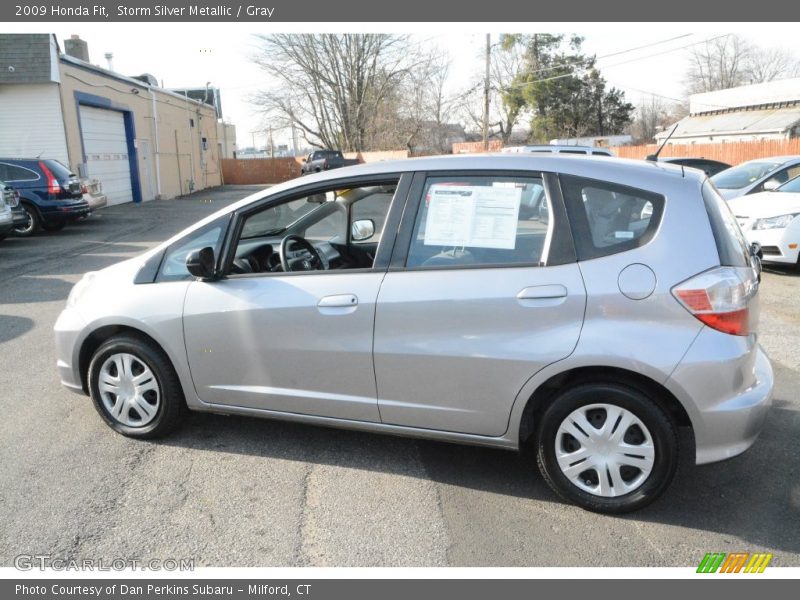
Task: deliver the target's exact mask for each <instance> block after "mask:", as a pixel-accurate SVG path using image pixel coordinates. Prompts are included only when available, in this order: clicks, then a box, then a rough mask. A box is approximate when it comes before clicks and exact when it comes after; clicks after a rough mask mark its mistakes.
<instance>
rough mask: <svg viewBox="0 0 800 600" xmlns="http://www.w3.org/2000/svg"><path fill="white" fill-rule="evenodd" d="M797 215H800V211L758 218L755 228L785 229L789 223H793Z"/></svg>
mask: <svg viewBox="0 0 800 600" xmlns="http://www.w3.org/2000/svg"><path fill="white" fill-rule="evenodd" d="M797 215H800V213H791V214H788V215H781V216H779V217H770V218H768V219H758V220H757V221H756V222H755V224H754V225H753V229H784V228H786V227H788V226H789V223H791V222H792V221H793V220H794V218H795V217H796V216H797Z"/></svg>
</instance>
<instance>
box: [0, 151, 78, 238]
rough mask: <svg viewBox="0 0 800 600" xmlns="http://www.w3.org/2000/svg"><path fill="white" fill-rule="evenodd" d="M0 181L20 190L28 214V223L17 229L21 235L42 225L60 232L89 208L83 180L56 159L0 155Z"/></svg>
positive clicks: (21, 204)
mask: <svg viewBox="0 0 800 600" xmlns="http://www.w3.org/2000/svg"><path fill="white" fill-rule="evenodd" d="M0 180H2V181H5V182H6V183H7V184H8V185H11V186H13V187H14V188H15V189H16V190H17V191H18V192H19V196H20V198H19V199H20V206H21V207H22V209H23V211H24V212H25V216H26V221H25V223H24V224H22V225H20V226H18V227H15V228H14V231H15V233H16V234H17V235H19V236H29V235H33V234H34V233H36V232H37V231H38V230H39V229H40V228H41V229H44V230H45V231H58V230H60V229H62V228H63V227H64V225H66V224H67V223H68V222H70V221H75V220H76V219H79V218H80V217H82V216H84V215H86V214H87V213H88V212H89V210H90V209H89V204H88V203H87V202H86V201H85V200H84V199H83V190H82V186H81V182H80V180H79V179H78V177H77V176H76V175H75V174H74V173H72V172H71V171H70V170H69V169H68V168H67V167H65V166H64V165H63V164H61V163H60V162H58V161H57V160H53V159H35V158H32V159H20V158H0Z"/></svg>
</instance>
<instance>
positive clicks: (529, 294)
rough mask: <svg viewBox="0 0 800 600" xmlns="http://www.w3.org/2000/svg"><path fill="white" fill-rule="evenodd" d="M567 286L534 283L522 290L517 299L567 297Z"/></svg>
mask: <svg viewBox="0 0 800 600" xmlns="http://www.w3.org/2000/svg"><path fill="white" fill-rule="evenodd" d="M566 297H567V288H565V287H564V286H563V285H559V284H553V285H534V286H531V287H526V288H525V289H523V290H520V292H519V294H517V300H551V299H556V298H566Z"/></svg>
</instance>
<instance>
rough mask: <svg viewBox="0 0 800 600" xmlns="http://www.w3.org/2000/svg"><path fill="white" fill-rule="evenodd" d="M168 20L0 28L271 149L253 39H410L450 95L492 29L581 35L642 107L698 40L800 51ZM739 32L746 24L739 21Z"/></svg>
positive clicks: (784, 39)
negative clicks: (210, 89) (440, 72)
mask: <svg viewBox="0 0 800 600" xmlns="http://www.w3.org/2000/svg"><path fill="white" fill-rule="evenodd" d="M447 25H448V24H441V23H439V24H418V23H410V24H403V23H392V24H372V23H370V24H350V26H349V27H348V25H347V24H344V25H343V24H333V25H332V24H313V23H302V24H266V23H265V24H264V25H263V26H258V25H256V24H252V23H219V24H214V25H210V24H205V23H204V24H194V23H185V24H166V23H141V24H130V23H66V24H65V23H50V24H43V25H40V24H37V25H35V26H34V25H30V24H29V25H25V24H11V23H6V24H4V28H5V29H6V30H7V31H8V30H9V29H10V30H11V31H15V32H47V33H55V34H56V37H57V39H58V41H59V45H60V46H61V48H62V50H63V47H64V46H63V40H64V39H67V38H69V37H70V36H71V35H72V34H77V35H80V37H81V38H82V39H84V40H85V41H86V42H87V43H88V45H89V57H90V60H91V62H92V63H93V64H97V65H100V66H102V67H107V61H106V59H105V58H104V55H105V53H107V52H111V53H112V54H113V66H114V70H115V71H117V72H119V73H122V74H124V75H139V74H142V73H150V74H152V75H154V76H155V77H156V79H158V81H159V82H163V84H164V86H165V87H168V88H181V87H205V85H206V83H210V84H211V85H212V86H215V87H218V88H219V89H220V92H221V97H222V107H223V113H224V117H225V120H226V121H229V122H232V123H234V124H235V125H236V129H237V144H238V146H239V147H245V146H251V145H252V144H253V142H254V141H255V144H256V145H257V146H259V147H261V146H263V145H264V144H265V143H266V139H267V134H266V130H267V127H268V124H267V123H266V122H265V121H264V119H263V117H261V116H260V115H259V114H258V113H257V111H256V109H255V108H254V106H253V105H252V104H251V103H250V102H249V101H248V98H249V97H250V96H251V95H252V94H253V93H254V92H256V91H258V90H259V89H263V88H264V86H265V85H267V84H268V80H267V78H266V77H265V75H264V74H263V72H262V71H261V70H260V69H259V68H258V67H257V66H256V65H255V64H253V62H252V60H251V57H252V55H253V54H254V53H255V52H256V51H257V40H256V38H255V37H254V34H258V33H270V32H275V31H292V32H297V33H299V32H309V31H313V32H330V33H342V32H362V31H371V32H387V31H388V32H394V33H412V32H413V35H414V36H416V37H417V39H419V40H421V41H423V42H425V43H429V44H434V45H436V46H439V47H440V48H441V49H442V50H443V51H445V52H446V53H447V54H448V55H449V57H450V77H449V82H448V86H449V88H450V91H451V92H452V93H454V94H456V93H459V92H461V91H463V90H464V89H466V88H468V87H469V86H470V85H471V84H472V83H473V82H474V81H476V78H477V77H480V74H481V73H482V72H483V63H482V60H483V52H484V49H485V43H486V33H491V34H492V39H493V41H496V40H497V39H498V38H499V34H500V33H501V32H504V33H509V32H521V33H525V32H529V33H533V32H537V31H538V32H543V31H546V32H548V33H577V34H579V35H582V36H584V38H585V41H584V44H583V49H584V51H585V52H586V53H587V54H595V55H596V56H597V57H598V61H597V66H598V68H599V69H600V71H601V73H602V75H603V76H604V77H605V78H606V80H607V81H608V83H609V85H611V86H614V87H618V88H621V89H622V90H623V91H625V93H626V97H627V99H628V100H629V101H630V102H633V103H634V104H638V103H640V102H642V101H645V100H646V99H647V98H648V97H649V96H650V95H651V94H657V95H660V96H663V97H665V98H675V99H679V98H682V97H683V95H684V92H683V89H684V84H683V80H684V72H685V68H686V64H687V58H688V53H689V52H690V48H691V45H692V44H697V43H698V42H702V41H703V40H706V39H709V38H713V37H715V36H719V35H723V34H727V33H739V34H740V35H742V36H743V37H745V38H746V39H747V40H748V41H750V42H751V43H753V44H756V45H759V46H764V47H783V48H788V49H790V50H793V51H795V52H796V53H797V54H798V55H800V40H799V39H798V36H797V33H796V24H792V23H772V24H769V23H765V24H751V25H749V26H748V30H747V31H741V32H740V31H736V30H735V29H730V28H728V29H721V27H723V25H719V24H716V26H715V27H709V26H708V25H707V24H706V25H704V24H691V23H689V24H687V23H675V24H670V23H649V24H648V23H633V24H629V23H624V24H622V23H621V24H614V23H602V24H599V23H588V24H586V23H584V24H581V23H552V24H546V23H535V24H534V23H508V24H495V23H492V24H481V23H468V24H458V29H459V32H458V33H454V32H453V31H452V29H453V28H452V27H447ZM740 26H741V25H740ZM288 139H289V135H288V132H286V133H280V132H279V133H277V134H276V136H275V141H276V143H286V142H287V141H288Z"/></svg>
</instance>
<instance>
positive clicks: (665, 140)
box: [645, 121, 680, 162]
mask: <svg viewBox="0 0 800 600" xmlns="http://www.w3.org/2000/svg"><path fill="white" fill-rule="evenodd" d="M679 124H680V121H679V122H678V123H675V127H673V128H672V131H670V132H669V135H668V136H667V137H666V138H665V139H664V141H663V142H661V145H660V146H659V147H658V150H656V152H655V154H650V155H649V156H648V157H647V158H645V160H649V161H651V162H656V161H658V155H659V154H661V150H663V149H664V146H666V145H667V142H668V141H669V139H670V138H671V137H672V134H673V133H675V130H676V129H677V128H678V125H679Z"/></svg>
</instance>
